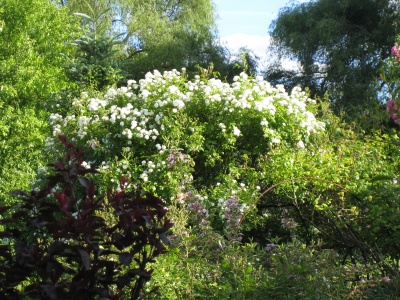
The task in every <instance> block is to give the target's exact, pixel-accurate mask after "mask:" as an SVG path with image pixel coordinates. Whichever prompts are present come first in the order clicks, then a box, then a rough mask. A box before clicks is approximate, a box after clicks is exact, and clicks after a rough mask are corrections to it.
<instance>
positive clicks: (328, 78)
mask: <svg viewBox="0 0 400 300" xmlns="http://www.w3.org/2000/svg"><path fill="white" fill-rule="evenodd" d="M397 11H398V4H397V3H395V2H393V1H389V0H385V1H374V0H368V1H358V0H350V1H348V0H343V1H336V0H318V1H310V2H307V3H303V4H298V5H293V6H291V7H289V6H288V7H285V8H283V9H282V10H281V11H280V14H279V17H278V19H277V20H276V21H274V23H273V24H272V26H271V35H272V38H273V48H272V49H273V50H272V51H275V54H276V55H277V56H278V57H279V58H282V57H284V58H293V59H295V60H296V61H298V62H299V63H300V65H301V67H302V71H299V72H295V74H293V73H292V72H288V73H287V74H285V71H284V68H283V67H282V66H279V65H278V66H277V67H276V68H275V69H274V68H270V70H269V71H267V74H266V77H267V78H268V79H269V78H271V79H272V78H277V79H278V81H274V82H279V83H284V84H285V86H286V85H287V84H289V83H290V84H291V85H292V84H293V85H297V84H301V86H303V87H310V88H311V91H312V94H317V95H319V96H321V97H322V96H324V94H325V93H326V92H329V94H330V95H331V97H332V103H333V104H334V107H335V109H336V111H340V110H344V111H346V112H347V113H348V114H349V115H351V117H353V116H356V115H357V114H358V112H359V111H360V110H362V109H363V108H364V107H368V106H369V105H370V102H372V101H373V100H374V99H375V95H374V85H373V81H374V78H376V76H377V72H378V68H379V66H380V60H381V59H383V58H386V57H388V54H389V52H388V51H387V49H388V48H389V47H390V45H391V44H392V43H393V39H394V37H395V35H396V33H397V32H398V30H399V28H398V26H399V23H398V15H397ZM305 41H307V42H305ZM276 71H277V72H278V74H281V76H283V77H281V78H280V77H279V76H274V75H273V73H274V72H276ZM293 75H295V76H293ZM270 76H271V77H270ZM286 80H288V81H286Z"/></svg>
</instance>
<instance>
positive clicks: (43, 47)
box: [0, 0, 77, 107]
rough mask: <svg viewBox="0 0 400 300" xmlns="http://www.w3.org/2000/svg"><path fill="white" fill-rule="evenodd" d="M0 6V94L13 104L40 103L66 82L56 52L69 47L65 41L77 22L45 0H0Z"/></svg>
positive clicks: (3, 100)
mask: <svg viewBox="0 0 400 300" xmlns="http://www.w3.org/2000/svg"><path fill="white" fill-rule="evenodd" d="M0 7H1V11H0V20H1V21H0V22H1V24H2V26H1V27H2V30H1V31H0V98H1V100H2V102H3V103H5V104H8V105H12V106H14V107H21V106H25V105H28V106H31V107H43V106H44V103H45V101H46V100H47V99H48V98H49V96H50V95H51V93H53V92H57V91H59V90H61V89H62V88H65V87H67V86H68V81H67V78H66V77H65V75H64V71H63V65H64V63H65V59H64V58H63V57H62V56H60V53H66V54H68V53H71V52H72V51H73V48H72V46H68V45H67V44H66V43H65V41H67V40H69V39H70V36H71V35H72V34H73V33H74V31H75V30H76V29H77V22H75V21H74V20H73V19H72V18H71V17H70V16H69V15H68V14H67V12H66V11H65V10H62V9H59V8H57V7H56V6H55V5H53V4H52V3H50V2H49V1H47V0H32V1H22V2H21V1H13V0H1V1H0Z"/></svg>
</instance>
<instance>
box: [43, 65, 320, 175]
mask: <svg viewBox="0 0 400 300" xmlns="http://www.w3.org/2000/svg"><path fill="white" fill-rule="evenodd" d="M308 103H312V100H311V99H309V98H308V97H307V94H306V93H305V92H304V91H302V90H301V89H300V88H294V89H293V91H292V93H291V94H290V95H289V94H288V93H287V92H286V91H285V89H284V87H283V86H282V85H278V86H276V87H273V86H271V84H270V83H268V82H267V81H265V80H263V78H262V77H256V78H251V77H248V76H247V75H246V74H245V73H242V74H240V75H239V76H236V77H235V78H234V82H233V84H228V83H225V82H222V81H221V80H219V79H209V80H204V79H201V78H200V76H196V77H195V79H194V80H193V81H187V80H186V78H185V74H181V73H180V72H178V71H176V70H172V71H168V72H164V73H163V74H161V73H160V72H158V71H154V72H153V73H148V74H146V76H145V78H144V79H141V80H140V81H139V82H136V81H134V80H129V81H128V84H127V86H126V87H121V88H118V89H114V88H111V89H109V90H108V91H107V92H106V93H105V94H104V95H102V96H101V95H96V97H91V96H90V95H89V94H88V93H85V92H84V93H82V94H81V96H80V97H79V98H78V99H74V101H73V103H72V110H71V114H70V115H67V116H66V117H62V116H61V115H59V114H52V115H51V116H50V120H49V123H50V125H51V127H52V132H53V134H52V137H49V138H47V139H46V145H47V147H48V148H51V147H52V146H53V145H54V140H55V137H56V136H57V135H59V134H68V135H69V136H70V137H72V139H77V140H79V139H80V140H83V141H84V142H85V143H86V144H90V145H91V146H92V148H93V149H99V151H100V150H101V149H111V148H112V147H111V146H110V145H112V146H114V145H121V149H120V150H121V151H122V149H131V148H132V147H135V146H136V145H138V144H140V145H150V146H149V148H151V149H156V150H157V152H159V153H160V154H162V153H164V152H165V151H166V150H167V149H171V147H175V148H179V147H182V145H189V146H187V147H189V148H188V149H186V151H187V154H188V155H190V151H191V148H190V147H193V149H202V145H195V144H194V143H191V141H190V136H186V137H185V134H186V135H191V134H193V135H194V136H196V135H200V134H201V133H202V131H201V130H202V129H201V130H200V129H199V130H198V128H201V126H209V125H211V121H207V120H208V119H207V118H211V117H212V122H214V123H213V126H214V125H215V128H216V129H217V131H220V132H224V134H225V135H230V137H231V140H233V141H236V139H237V140H239V139H241V138H242V137H243V138H245V136H246V129H245V128H244V127H245V126H246V124H247V122H248V121H249V120H250V119H256V120H258V121H257V122H258V126H259V127H260V128H261V129H262V132H264V135H265V138H267V139H269V143H270V144H274V143H280V142H281V141H283V140H285V139H287V138H291V137H290V135H291V134H294V133H291V132H292V131H293V129H290V128H294V127H296V128H297V129H298V130H296V134H297V136H296V137H293V139H294V140H295V142H297V141H300V140H303V139H304V138H305V137H306V136H308V135H309V134H311V133H315V132H318V131H321V130H323V129H324V123H321V122H318V121H317V120H316V118H315V116H314V115H313V114H312V113H311V112H310V111H308V110H307V104H308ZM204 119H205V120H206V121H205V123H204V124H200V123H201V122H203V121H202V120H204ZM210 120H211V119H210ZM188 124H189V125H188ZM288 124H290V125H291V126H287V125H288ZM174 126H175V127H174ZM196 126H199V127H196ZM185 130H186V132H185ZM290 130H292V131H290ZM178 131H180V133H179V134H177V132H178ZM248 131H249V130H248V129H247V133H248ZM171 132H173V133H174V134H175V135H174V136H173V138H172V137H169V136H168V135H169V134H171ZM183 132H185V133H184V134H183ZM299 132H300V134H299ZM184 138H186V139H187V140H185V141H183V142H182V139H184ZM261 138H262V137H261ZM179 139H181V140H179ZM171 140H173V141H174V142H175V141H178V142H176V143H182V144H171ZM203 140H204V138H203V139H202V138H198V141H200V142H201V141H203ZM304 140H306V139H304ZM168 141H169V142H168ZM94 142H95V143H94ZM165 143H168V145H166V144H165ZM143 167H144V166H143ZM159 167H165V168H166V167H167V166H166V165H165V164H164V165H163V166H156V168H159ZM154 169H155V167H152V166H149V165H146V171H145V172H143V173H142V175H141V177H142V179H143V180H145V181H146V180H147V179H148V176H149V174H151V173H152V171H153V170H154Z"/></svg>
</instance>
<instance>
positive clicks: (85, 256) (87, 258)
mask: <svg viewBox="0 0 400 300" xmlns="http://www.w3.org/2000/svg"><path fill="white" fill-rule="evenodd" d="M78 251H79V255H80V256H81V258H82V263H83V266H84V267H85V269H86V270H90V264H91V259H90V255H89V253H87V252H86V251H85V250H83V249H78Z"/></svg>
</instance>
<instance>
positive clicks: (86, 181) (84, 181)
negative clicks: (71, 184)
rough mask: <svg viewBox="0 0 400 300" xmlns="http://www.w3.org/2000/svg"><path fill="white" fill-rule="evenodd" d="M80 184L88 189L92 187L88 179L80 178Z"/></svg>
mask: <svg viewBox="0 0 400 300" xmlns="http://www.w3.org/2000/svg"><path fill="white" fill-rule="evenodd" d="M78 180H79V183H80V184H81V185H82V186H84V187H85V188H88V187H89V186H90V181H89V179H87V178H86V177H78Z"/></svg>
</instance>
